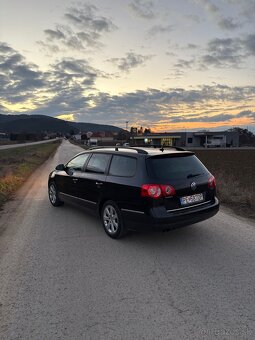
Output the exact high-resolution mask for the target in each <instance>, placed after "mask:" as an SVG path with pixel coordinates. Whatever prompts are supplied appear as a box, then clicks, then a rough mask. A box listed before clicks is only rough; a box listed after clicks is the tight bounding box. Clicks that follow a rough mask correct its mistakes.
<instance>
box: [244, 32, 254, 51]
mask: <svg viewBox="0 0 255 340" xmlns="http://www.w3.org/2000/svg"><path fill="white" fill-rule="evenodd" d="M243 45H244V47H245V48H246V49H247V52H248V54H250V55H253V56H255V34H249V35H248V36H247V37H246V38H245V39H244V40H243Z"/></svg>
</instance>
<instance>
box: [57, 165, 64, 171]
mask: <svg viewBox="0 0 255 340" xmlns="http://www.w3.org/2000/svg"><path fill="white" fill-rule="evenodd" d="M56 170H60V171H64V170H65V166H64V164H59V165H57V166H56Z"/></svg>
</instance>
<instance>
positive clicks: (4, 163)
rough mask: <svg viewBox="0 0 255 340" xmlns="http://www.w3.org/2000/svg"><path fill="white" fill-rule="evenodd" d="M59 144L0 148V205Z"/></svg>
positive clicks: (56, 142) (57, 142)
mask: <svg viewBox="0 0 255 340" xmlns="http://www.w3.org/2000/svg"><path fill="white" fill-rule="evenodd" d="M58 146H59V141H55V142H52V143H47V144H41V145H30V146H25V147H20V148H14V149H9V150H8V149H7V150H0V207H1V205H2V204H3V203H4V202H5V201H6V200H8V199H9V198H10V197H11V195H12V194H13V193H14V192H15V191H16V190H17V189H18V188H19V187H20V186H21V184H22V183H24V182H25V180H26V179H27V178H28V176H29V175H30V174H31V173H32V172H33V171H34V170H35V169H36V168H37V167H38V166H39V165H41V164H42V163H43V162H44V161H45V160H46V159H48V158H49V156H50V155H51V154H53V153H54V152H55V151H56V149H57V148H58Z"/></svg>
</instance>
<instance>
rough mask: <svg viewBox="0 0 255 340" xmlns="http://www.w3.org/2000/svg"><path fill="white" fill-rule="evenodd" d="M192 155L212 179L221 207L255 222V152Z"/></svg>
mask: <svg viewBox="0 0 255 340" xmlns="http://www.w3.org/2000/svg"><path fill="white" fill-rule="evenodd" d="M195 154H196V155H197V157H198V158H199V159H200V160H201V161H202V162H203V163H204V164H205V166H206V167H207V168H208V169H209V171H210V172H211V173H212V174H213V175H214V176H215V177H216V181H217V191H218V196H219V198H220V200H221V203H223V204H225V205H226V206H228V207H230V208H231V209H233V210H234V211H235V212H236V213H238V214H240V215H242V216H246V217H250V218H254V219H255V150H252V149H250V150H249V149H248V150H243V149H242V150H238V149H229V150H197V151H195Z"/></svg>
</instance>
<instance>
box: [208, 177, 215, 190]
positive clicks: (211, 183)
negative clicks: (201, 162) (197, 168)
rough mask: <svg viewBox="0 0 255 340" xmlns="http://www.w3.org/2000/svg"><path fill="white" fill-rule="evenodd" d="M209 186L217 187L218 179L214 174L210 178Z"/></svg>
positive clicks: (211, 187)
mask: <svg viewBox="0 0 255 340" xmlns="http://www.w3.org/2000/svg"><path fill="white" fill-rule="evenodd" d="M208 188H210V189H215V188H216V179H215V177H214V176H211V177H210V178H209V180H208Z"/></svg>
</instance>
